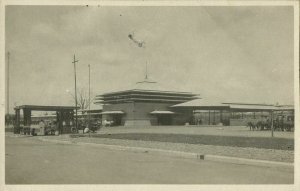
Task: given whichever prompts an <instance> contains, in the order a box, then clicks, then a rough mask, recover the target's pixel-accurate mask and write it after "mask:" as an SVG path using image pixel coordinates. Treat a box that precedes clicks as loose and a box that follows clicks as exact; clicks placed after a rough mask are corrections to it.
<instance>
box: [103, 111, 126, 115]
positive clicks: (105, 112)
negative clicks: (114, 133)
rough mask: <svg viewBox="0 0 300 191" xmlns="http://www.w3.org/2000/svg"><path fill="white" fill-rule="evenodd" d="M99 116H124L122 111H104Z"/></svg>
mask: <svg viewBox="0 0 300 191" xmlns="http://www.w3.org/2000/svg"><path fill="white" fill-rule="evenodd" d="M100 114H102V115H103V114H124V112H123V111H104V112H102V113H100Z"/></svg>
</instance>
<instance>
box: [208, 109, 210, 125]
mask: <svg viewBox="0 0 300 191" xmlns="http://www.w3.org/2000/svg"><path fill="white" fill-rule="evenodd" d="M208 125H210V110H208Z"/></svg>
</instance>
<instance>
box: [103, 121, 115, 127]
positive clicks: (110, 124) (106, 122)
mask: <svg viewBox="0 0 300 191" xmlns="http://www.w3.org/2000/svg"><path fill="white" fill-rule="evenodd" d="M113 123H114V121H108V120H106V119H105V120H104V121H103V125H104V126H105V127H107V126H108V127H110V126H112V125H113Z"/></svg>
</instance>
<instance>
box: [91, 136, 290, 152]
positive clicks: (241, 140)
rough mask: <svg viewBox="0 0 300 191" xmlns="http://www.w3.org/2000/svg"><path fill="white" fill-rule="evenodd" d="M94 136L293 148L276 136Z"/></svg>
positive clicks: (286, 140)
mask: <svg viewBox="0 0 300 191" xmlns="http://www.w3.org/2000/svg"><path fill="white" fill-rule="evenodd" d="M91 136H92V137H94V138H111V139H127V140H142V141H159V142H171V143H187V144H203V145H219V146H233V147H234V146H236V147H254V148H264V149H279V150H294V140H293V139H286V138H276V137H273V138H272V137H237V136H216V135H183V134H157V133H126V134H93V135H91Z"/></svg>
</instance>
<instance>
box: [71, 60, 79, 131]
mask: <svg viewBox="0 0 300 191" xmlns="http://www.w3.org/2000/svg"><path fill="white" fill-rule="evenodd" d="M76 62H78V60H76V59H75V54H74V59H73V62H72V63H73V64H74V77H75V127H76V131H78V121H77V120H78V117H77V85H76Z"/></svg>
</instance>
